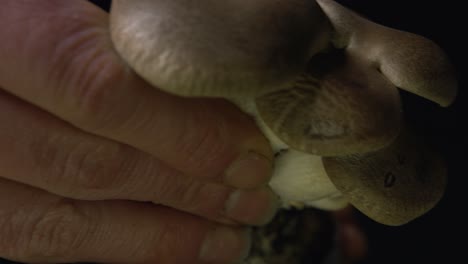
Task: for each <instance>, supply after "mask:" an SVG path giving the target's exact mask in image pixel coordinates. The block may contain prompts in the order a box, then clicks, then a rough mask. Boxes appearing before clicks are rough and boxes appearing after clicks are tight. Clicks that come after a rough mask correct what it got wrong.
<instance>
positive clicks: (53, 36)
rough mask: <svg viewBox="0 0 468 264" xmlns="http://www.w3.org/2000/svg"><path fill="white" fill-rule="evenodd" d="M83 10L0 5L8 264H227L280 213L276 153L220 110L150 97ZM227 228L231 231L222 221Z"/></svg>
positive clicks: (1, 195) (154, 93)
mask: <svg viewBox="0 0 468 264" xmlns="http://www.w3.org/2000/svg"><path fill="white" fill-rule="evenodd" d="M107 20H108V18H107V14H106V13H104V12H102V11H101V10H100V9H98V8H97V7H95V6H94V5H92V4H90V3H89V2H87V1H81V0H75V1H60V0H47V1H33V0H29V1H26V0H25V1H18V0H5V1H3V2H2V8H1V9H0V36H1V39H2V41H1V42H0V87H1V88H0V122H1V123H0V124H1V125H0V126H1V128H0V176H1V178H0V256H1V257H4V258H8V259H12V260H17V261H23V262H55V263H57V262H78V261H85V262H132V263H140V262H158V263H186V262H190V263H194V262H197V260H198V261H200V262H203V261H215V262H227V261H233V260H237V259H240V258H241V257H243V256H245V254H246V253H247V249H248V247H249V238H248V236H247V231H246V230H245V229H243V228H240V227H238V226H236V225H232V224H235V223H243V224H252V225H259V224H263V223H265V222H267V221H268V220H269V219H270V218H271V217H272V216H273V214H274V211H275V208H276V201H275V198H274V196H273V194H272V193H271V191H270V190H269V189H268V188H267V187H265V183H266V182H268V180H269V176H270V172H271V163H270V160H271V159H272V153H271V150H270V147H269V144H268V142H267V141H266V139H265V138H263V136H262V135H261V134H260V132H259V131H258V130H257V129H256V127H255V125H254V123H253V122H252V121H251V119H250V118H248V117H247V116H246V115H244V114H242V113H241V112H240V111H239V110H237V109H236V108H235V107H234V106H232V105H231V104H229V103H227V102H224V101H220V100H208V99H190V100H189V99H184V98H179V97H175V96H171V95H168V94H165V93H162V92H160V91H158V90H157V89H154V88H152V87H150V86H149V85H148V84H146V83H145V82H144V81H142V80H141V79H140V78H139V77H137V76H136V75H135V74H134V73H133V72H132V71H131V70H130V69H129V68H128V67H127V66H126V65H125V64H124V63H123V62H122V61H121V60H120V59H119V57H118V56H117V55H116V53H114V51H113V48H112V44H111V42H110V39H109V33H108V28H107V27H108V24H107V23H108V22H107ZM223 223H224V224H231V225H224V224H223Z"/></svg>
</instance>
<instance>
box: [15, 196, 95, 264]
mask: <svg viewBox="0 0 468 264" xmlns="http://www.w3.org/2000/svg"><path fill="white" fill-rule="evenodd" d="M88 227H90V223H89V221H88V217H86V214H84V213H83V210H81V209H80V208H79V207H78V206H77V205H76V203H74V202H73V201H71V200H65V199H63V200H60V201H59V202H57V203H56V204H54V205H52V206H51V207H50V208H48V209H47V210H45V212H43V213H42V214H41V215H40V217H39V218H36V219H34V220H30V221H29V223H27V224H26V225H25V226H24V230H23V232H22V234H23V235H22V243H21V244H22V245H23V247H21V248H22V249H23V250H21V252H23V253H21V259H35V260H37V259H38V258H40V259H63V258H69V257H70V256H72V255H74V254H75V252H77V251H78V250H79V249H80V248H81V246H82V245H83V243H84V240H85V238H86V235H87V233H88V231H89V230H88Z"/></svg>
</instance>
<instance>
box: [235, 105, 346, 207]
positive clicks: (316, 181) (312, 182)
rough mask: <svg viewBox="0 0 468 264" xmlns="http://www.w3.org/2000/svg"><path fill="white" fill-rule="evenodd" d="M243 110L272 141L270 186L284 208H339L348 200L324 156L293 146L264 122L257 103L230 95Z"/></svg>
mask: <svg viewBox="0 0 468 264" xmlns="http://www.w3.org/2000/svg"><path fill="white" fill-rule="evenodd" d="M229 100H230V101H231V102H233V103H234V104H236V105H237V106H238V107H239V108H240V109H241V110H242V111H244V112H245V113H248V114H250V115H251V116H252V117H253V118H254V119H255V120H256V122H257V125H258V127H259V128H260V130H261V131H262V132H263V134H264V135H265V136H266V137H267V138H268V140H269V141H270V144H271V147H272V149H273V151H274V152H275V153H276V156H275V162H274V166H275V169H274V172H273V176H272V178H271V180H270V183H269V185H270V187H271V188H272V190H273V191H274V192H275V193H276V194H277V195H278V196H279V197H280V201H281V202H282V206H283V207H284V208H290V207H294V208H303V207H306V206H307V207H314V208H319V209H323V210H337V209H340V208H343V207H345V206H346V205H347V203H348V201H347V199H346V198H344V197H343V196H342V195H341V193H340V192H339V191H338V190H337V189H336V187H335V185H334V184H333V183H332V182H331V180H330V178H329V177H328V175H327V173H326V171H325V168H324V166H323V162H322V157H320V156H317V155H312V154H309V153H305V152H301V151H297V150H294V149H291V148H290V147H289V146H288V145H287V144H285V143H284V142H283V141H282V140H281V139H279V138H278V137H277V136H276V135H275V133H274V132H273V131H272V130H271V129H270V128H269V126H267V125H266V124H265V122H264V121H263V119H262V118H261V117H260V115H259V114H258V111H257V108H256V105H255V102H254V101H253V100H246V99H245V98H231V99H229Z"/></svg>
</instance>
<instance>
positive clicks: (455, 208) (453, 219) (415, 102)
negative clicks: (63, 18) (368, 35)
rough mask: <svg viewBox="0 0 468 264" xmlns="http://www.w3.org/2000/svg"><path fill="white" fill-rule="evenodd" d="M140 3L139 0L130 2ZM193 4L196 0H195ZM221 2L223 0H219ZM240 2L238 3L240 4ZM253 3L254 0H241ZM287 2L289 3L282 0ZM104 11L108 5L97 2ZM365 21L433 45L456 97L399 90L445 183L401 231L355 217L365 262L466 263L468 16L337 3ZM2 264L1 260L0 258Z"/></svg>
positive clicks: (389, 3) (391, 0)
mask: <svg viewBox="0 0 468 264" xmlns="http://www.w3.org/2000/svg"><path fill="white" fill-rule="evenodd" d="M134 1H138V0H134ZM194 1H195V0H194ZM220 1H222V0H220ZM240 1H242V0H240ZM244 1H255V0H244ZM284 1H287V0H284ZM93 2H95V3H98V4H99V5H101V6H102V7H108V6H109V1H106V0H95V1H93ZM338 2H340V3H342V4H344V5H346V6H348V7H350V8H352V9H353V10H355V11H357V12H359V13H361V14H362V15H364V16H366V17H367V18H369V19H371V20H373V21H375V22H378V23H380V24H384V25H386V26H389V27H393V28H397V29H401V30H405V31H410V32H413V33H416V34H419V35H422V36H425V37H427V38H429V39H431V40H433V41H435V42H436V43H437V44H438V45H439V46H441V47H442V49H444V50H445V51H446V53H447V55H448V56H449V58H450V59H451V61H452V62H453V63H454V65H455V67H456V71H457V75H458V80H459V95H458V98H457V100H456V101H455V103H454V104H453V105H452V106H450V107H448V108H440V107H438V106H436V105H435V104H433V103H430V102H428V101H425V100H424V99H421V98H418V97H416V96H413V95H410V94H408V93H405V92H402V99H403V104H404V109H405V115H406V120H407V121H408V122H409V123H410V124H412V125H413V126H414V127H415V128H416V129H417V130H418V131H419V133H420V134H421V135H423V136H424V137H426V139H427V140H428V141H429V142H430V143H431V144H432V145H433V146H434V147H435V148H436V149H438V150H439V151H440V152H441V153H442V154H443V155H444V157H445V158H446V161H447V165H448V168H449V184H448V188H447V191H446V194H445V196H444V198H443V199H442V200H441V201H440V203H439V204H438V205H437V206H436V207H435V208H434V209H433V210H432V211H430V212H429V213H428V214H426V215H425V216H423V217H421V218H419V219H417V220H415V221H413V222H411V223H409V224H407V225H404V226H401V227H387V226H383V225H380V224H377V223H375V222H373V221H372V220H369V219H367V218H366V217H364V216H362V215H360V214H359V213H356V215H357V216H358V220H359V222H360V223H361V225H362V226H363V228H364V231H365V232H366V234H367V236H368V241H369V254H368V257H367V259H366V260H365V261H363V262H362V264H367V263H372V264H374V263H382V264H385V263H460V262H463V259H465V258H464V257H465V255H466V252H465V251H468V249H466V245H467V241H466V239H467V232H466V231H467V228H466V225H467V221H466V217H465V216H463V215H464V214H466V212H465V209H466V208H467V206H466V204H465V203H464V201H465V199H464V195H465V194H466V193H467V192H466V188H467V185H466V184H465V183H466V179H465V174H466V172H465V171H466V168H467V165H468V161H466V160H465V158H466V157H467V155H466V149H467V147H468V137H467V136H466V135H467V128H465V124H464V121H465V119H466V118H465V113H467V111H466V110H467V103H468V101H467V95H466V81H467V78H466V71H465V65H464V63H465V62H466V60H467V58H466V56H465V47H467V46H466V42H465V41H464V38H465V35H466V33H467V31H466V29H465V26H464V24H465V23H466V20H467V19H466V18H467V16H468V13H467V12H466V11H464V8H462V5H463V2H464V1H456V0H452V1H434V2H430V1H418V0H414V1H409V0H407V1H395V0H379V1H377V0H341V1H338ZM0 262H2V261H1V260H0Z"/></svg>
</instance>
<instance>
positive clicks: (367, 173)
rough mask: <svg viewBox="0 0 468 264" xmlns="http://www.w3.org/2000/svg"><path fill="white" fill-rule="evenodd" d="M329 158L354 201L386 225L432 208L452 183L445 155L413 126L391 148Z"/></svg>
mask: <svg viewBox="0 0 468 264" xmlns="http://www.w3.org/2000/svg"><path fill="white" fill-rule="evenodd" d="M323 162H324V165H325V169H326V171H327V174H328V175H329V177H330V179H331V180H332V182H333V183H334V184H335V186H336V188H337V189H338V190H339V191H340V192H341V193H343V195H344V196H345V197H346V198H348V200H349V202H350V203H352V204H353V205H354V206H355V207H356V208H357V209H359V210H360V211H362V212H363V213H364V214H366V215H368V216H369V217H370V218H372V219H374V220H376V221H378V222H380V223H383V224H386V225H402V224H405V223H407V222H409V221H411V220H413V219H414V218H416V217H418V216H420V215H422V214H424V213H425V212H427V211H429V210H430V209H432V207H434V205H435V204H436V203H437V202H438V201H439V200H440V199H441V197H442V195H443V193H444V190H445V186H446V182H447V177H446V176H447V175H446V169H445V164H444V161H443V160H442V158H441V157H440V156H439V155H438V154H437V153H435V152H434V151H433V150H431V149H430V148H428V146H426V145H425V144H424V142H423V141H422V140H421V139H420V138H418V137H416V136H415V135H413V134H411V132H409V131H408V130H405V131H403V132H402V133H401V134H400V135H399V137H398V138H397V139H396V140H395V141H394V142H393V143H392V144H391V145H390V146H388V147H386V148H383V149H380V150H377V151H375V152H369V153H365V154H352V155H348V156H341V157H327V158H324V160H323Z"/></svg>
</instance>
